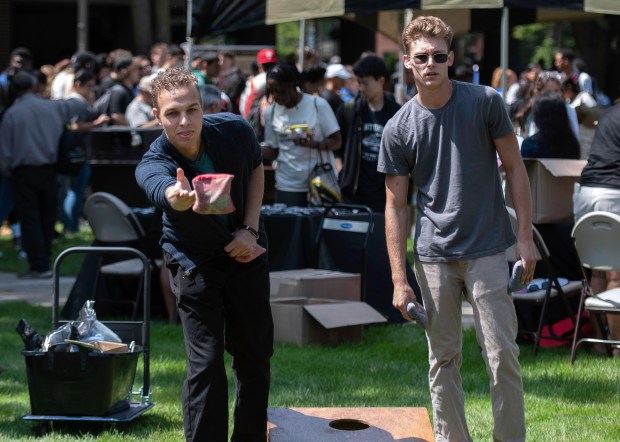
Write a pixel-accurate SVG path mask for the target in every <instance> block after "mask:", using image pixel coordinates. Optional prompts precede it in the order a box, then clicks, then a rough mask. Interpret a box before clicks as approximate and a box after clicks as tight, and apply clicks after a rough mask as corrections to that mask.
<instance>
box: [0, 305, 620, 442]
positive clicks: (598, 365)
mask: <svg viewBox="0 0 620 442" xmlns="http://www.w3.org/2000/svg"><path fill="white" fill-rule="evenodd" d="M1 306H2V308H0V363H1V364H2V365H3V366H4V373H3V374H2V375H0V422H2V425H0V440H2V441H5V440H6V441H13V440H20V441H21V440H35V439H36V440H41V441H72V440H100V441H143V440H149V441H153V442H155V441H162V442H164V441H165V442H167V441H169V440H181V439H182V438H183V430H182V428H183V425H182V407H181V386H182V383H183V380H184V377H185V366H186V365H185V350H184V346H183V334H182V329H181V327H180V326H179V325H169V324H167V323H164V322H162V321H155V322H154V323H153V326H152V332H151V346H152V348H151V385H152V392H153V396H152V397H153V402H154V403H155V407H154V408H153V409H152V410H150V411H148V412H147V413H145V414H144V415H143V416H141V417H139V418H137V419H136V420H134V421H133V422H131V423H128V424H117V425H104V424H89V423H85V422H69V423H59V422H57V423H54V424H53V425H52V431H51V432H50V433H48V434H47V435H46V436H45V437H35V431H36V430H37V428H38V426H37V424H36V423H32V422H26V421H23V420H21V416H23V415H26V414H28V413H29V412H30V404H29V396H28V382H27V377H26V372H25V370H24V360H23V357H22V356H21V355H20V351H21V348H22V343H21V341H20V339H19V336H18V335H17V333H15V331H14V328H15V325H16V323H17V321H18V320H19V318H26V319H28V320H29V322H30V323H31V324H32V325H33V326H34V327H35V328H36V329H37V330H38V331H39V332H40V333H45V332H47V331H49V327H50V319H51V311H50V308H46V307H35V306H32V305H29V304H27V303H25V302H10V303H3V304H1ZM568 353H569V351H568V349H567V348H555V349H548V348H543V349H541V350H540V351H539V354H538V356H536V357H534V356H532V352H531V347H530V346H528V345H524V346H522V347H521V356H520V361H521V367H522V372H523V383H524V387H525V394H526V395H525V408H526V422H527V426H528V439H530V440H535V441H543V442H544V441H553V442H556V441H571V442H573V441H576V442H579V441H593V440H595V441H610V442H611V441H616V440H620V421H619V420H618V419H617V416H618V414H619V413H620V384H619V383H618V372H619V369H620V358H615V359H609V358H606V357H604V356H600V355H594V354H589V353H587V351H586V350H584V349H581V348H580V350H579V353H578V357H577V361H576V363H575V365H574V366H571V365H570V364H569V362H568V359H569V354H568ZM226 364H227V367H228V374H229V392H230V393H229V395H230V404H231V411H232V400H233V392H234V385H233V380H232V377H231V376H230V374H231V373H230V358H229V357H228V356H227V358H226ZM138 367H139V373H138V375H137V376H136V384H135V385H134V389H136V388H138V387H139V386H140V384H141V379H142V378H141V376H142V374H141V373H142V371H141V361H140V362H139V363H138ZM427 372H428V360H427V344H426V338H425V336H424V333H423V332H422V330H421V329H420V328H418V327H417V326H414V325H409V324H407V325H381V326H371V327H367V328H366V329H365V333H364V339H363V342H362V343H360V344H347V345H341V346H338V347H321V346H316V345H310V346H304V347H298V346H295V345H282V344H276V346H275V353H274V357H273V359H272V385H271V396H270V405H269V406H270V407H292V406H295V407H382V406H384V407H408V406H416V407H420V406H421V407H426V408H427V409H428V411H429V414H430V399H429V393H428V375H427ZM461 373H462V378H463V387H464V390H465V398H466V404H465V409H466V413H467V419H468V423H469V428H470V430H471V432H472V437H473V439H474V440H490V439H491V438H492V436H491V435H492V427H493V420H492V413H491V406H490V401H489V379H488V376H487V374H486V371H485V367H484V363H483V361H482V358H481V356H480V350H479V348H478V345H477V343H476V339H475V333H474V331H473V330H467V331H465V333H464V339H463V366H462V370H461ZM85 400H88V397H87V395H86V394H85Z"/></svg>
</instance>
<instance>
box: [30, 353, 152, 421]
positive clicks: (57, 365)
mask: <svg viewBox="0 0 620 442" xmlns="http://www.w3.org/2000/svg"><path fill="white" fill-rule="evenodd" d="M140 353H142V349H141V348H140V347H139V346H136V349H135V351H133V352H129V353H99V352H93V351H88V350H85V349H80V351H79V352H75V353H69V352H53V351H49V352H44V351H23V352H22V354H23V355H24V357H25V358H26V371H27V375H28V390H29V393H30V406H31V409H32V410H31V412H32V414H33V415H52V416H106V415H110V414H114V413H118V412H120V411H123V410H125V409H127V408H129V403H130V393H131V390H132V387H133V382H134V378H135V375H136V366H137V362H138V357H139V356H140Z"/></svg>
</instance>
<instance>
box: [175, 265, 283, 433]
mask: <svg viewBox="0 0 620 442" xmlns="http://www.w3.org/2000/svg"><path fill="white" fill-rule="evenodd" d="M167 258H168V257H167ZM168 267H169V268H170V273H171V284H172V291H173V292H174V294H175V296H176V297H177V306H178V311H179V317H180V318H181V322H182V324H183V333H184V336H185V348H186V351H187V358H188V367H187V379H186V380H185V383H184V385H183V424H184V427H185V437H186V439H187V440H188V441H197V442H198V441H216V442H219V441H222V442H224V441H227V440H228V383H227V379H226V371H225V368H224V349H226V350H227V351H228V352H229V353H230V354H231V355H232V357H233V362H232V368H233V373H234V376H235V387H236V388H235V390H236V394H235V410H234V416H233V420H234V430H233V435H232V439H231V440H233V441H238V442H241V441H261V442H264V441H265V440H266V429H267V404H268V397H269V379H270V371H269V370H270V366H269V359H270V357H271V355H272V353H273V320H272V318H271V307H270V305H269V270H268V263H267V259H266V258H257V259H255V260H254V261H252V262H250V263H247V264H240V263H237V262H235V261H234V260H232V259H230V258H228V257H224V258H219V259H217V260H213V261H210V262H208V263H207V264H204V265H202V266H200V267H198V268H197V269H196V270H195V271H194V272H193V273H192V275H191V276H190V277H185V276H184V274H183V271H182V270H181V269H180V268H179V266H178V265H176V264H168Z"/></svg>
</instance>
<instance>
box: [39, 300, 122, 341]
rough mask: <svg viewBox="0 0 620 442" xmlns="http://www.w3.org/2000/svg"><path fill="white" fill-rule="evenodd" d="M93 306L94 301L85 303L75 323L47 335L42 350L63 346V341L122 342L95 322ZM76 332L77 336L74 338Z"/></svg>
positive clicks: (69, 323) (95, 315) (104, 326)
mask: <svg viewBox="0 0 620 442" xmlns="http://www.w3.org/2000/svg"><path fill="white" fill-rule="evenodd" d="M94 305H95V301H93V300H88V301H86V302H85V303H84V306H83V307H82V309H81V310H80V313H79V315H78V319H77V320H76V321H72V322H68V323H66V324H65V325H63V326H61V327H59V328H57V329H56V330H54V331H53V332H50V333H48V334H47V335H46V336H45V339H44V341H43V346H42V350H43V351H48V350H49V349H50V347H53V346H55V345H58V344H64V343H65V339H77V340H79V341H82V342H94V341H108V342H116V343H120V342H122V341H121V338H119V337H118V335H117V334H116V333H114V332H113V331H112V330H110V329H109V328H108V327H107V326H106V325H104V324H103V323H101V322H99V321H98V320H97V313H96V312H95V307H94ZM72 328H73V334H72ZM76 330H77V336H75V331H76Z"/></svg>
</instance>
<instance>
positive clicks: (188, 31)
mask: <svg viewBox="0 0 620 442" xmlns="http://www.w3.org/2000/svg"><path fill="white" fill-rule="evenodd" d="M192 9H193V8H192V0H187V23H186V24H185V40H186V41H187V54H186V55H187V57H186V58H185V68H186V69H187V70H188V71H191V70H192V61H193V60H194V39H193V38H192Z"/></svg>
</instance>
